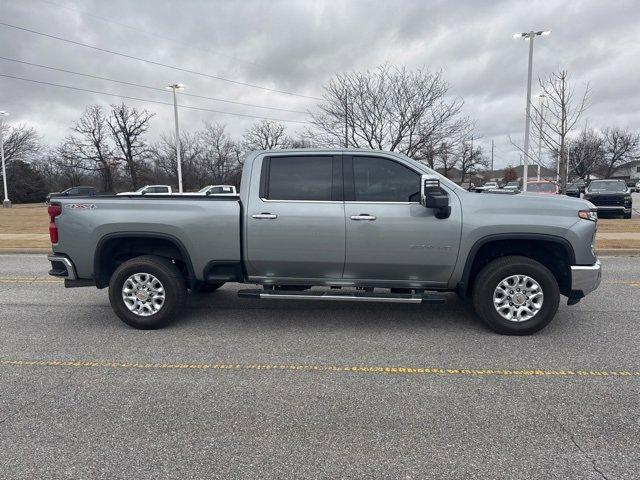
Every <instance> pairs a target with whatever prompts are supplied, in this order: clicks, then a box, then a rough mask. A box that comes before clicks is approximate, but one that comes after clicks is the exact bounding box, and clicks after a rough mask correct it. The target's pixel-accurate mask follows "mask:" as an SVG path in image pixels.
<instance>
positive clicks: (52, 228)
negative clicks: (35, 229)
mask: <svg viewBox="0 0 640 480" xmlns="http://www.w3.org/2000/svg"><path fill="white" fill-rule="evenodd" d="M47 212H48V213H49V238H50V239H51V243H54V244H55V243H58V227H57V225H56V217H57V216H58V215H60V214H61V213H62V207H61V206H60V205H49V208H48V209H47Z"/></svg>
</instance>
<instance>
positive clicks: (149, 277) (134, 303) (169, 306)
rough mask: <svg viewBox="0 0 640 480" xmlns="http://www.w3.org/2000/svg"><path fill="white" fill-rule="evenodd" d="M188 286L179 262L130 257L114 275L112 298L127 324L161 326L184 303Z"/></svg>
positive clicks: (110, 286) (118, 312) (119, 314)
mask: <svg viewBox="0 0 640 480" xmlns="http://www.w3.org/2000/svg"><path fill="white" fill-rule="evenodd" d="M186 298H187V287H186V285H185V281H184V277H183V276H182V273H180V270H179V269H178V267H176V265H174V264H173V263H171V261H170V260H168V259H166V258H163V257H155V256H151V255H145V256H140V257H136V258H132V259H131V260H127V261H126V262H124V263H123V264H122V265H120V266H119V267H118V268H117V269H116V271H115V272H114V273H113V275H112V276H111V281H110V282H109V301H110V303H111V307H112V308H113V310H114V312H115V313H116V315H118V317H120V319H121V320H122V321H123V322H125V323H126V324H127V325H130V326H131V327H134V328H139V329H145V330H146V329H154V328H161V327H164V326H165V325H167V324H168V323H170V322H171V321H172V320H173V319H174V318H175V316H176V315H177V314H178V313H179V312H180V310H181V309H182V308H183V307H184V304H185V301H186Z"/></svg>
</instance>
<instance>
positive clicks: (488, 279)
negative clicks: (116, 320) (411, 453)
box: [49, 150, 601, 335]
mask: <svg viewBox="0 0 640 480" xmlns="http://www.w3.org/2000/svg"><path fill="white" fill-rule="evenodd" d="M49 216H50V222H51V223H50V226H49V229H50V235H51V241H52V244H53V245H52V250H53V252H52V254H51V255H50V256H49V261H50V262H51V265H52V268H51V271H50V272H49V273H50V274H51V275H54V276H57V277H63V278H64V279H65V285H66V286H67V287H76V286H89V285H95V286H96V287H98V288H105V287H109V299H110V301H111V305H112V307H113V309H114V311H115V312H116V314H117V315H118V316H119V317H120V318H121V319H122V320H123V321H124V322H126V323H127V324H129V325H131V326H133V327H136V328H158V327H161V326H164V325H166V324H167V323H168V322H170V321H171V320H173V319H174V317H176V315H177V314H178V312H179V311H180V310H181V309H182V308H183V307H184V305H185V302H186V300H187V292H188V290H191V291H192V292H194V293H196V292H211V291H214V290H216V289H217V288H219V287H220V286H221V285H223V284H224V283H225V282H240V283H248V284H254V288H248V289H244V290H240V291H239V295H240V296H243V297H251V298H259V299H286V300H333V301H339V300H343V301H344V300H350V301H369V302H396V303H436V302H442V301H444V296H443V295H442V292H448V291H455V292H457V293H458V295H459V296H461V297H465V298H466V297H469V298H470V299H471V300H472V302H473V306H474V308H475V311H476V312H477V314H478V316H479V317H480V318H481V319H482V320H483V321H484V322H485V323H486V324H487V325H488V326H489V327H490V328H492V329H494V330H495V331H497V332H499V333H504V334H516V335H522V334H529V333H533V332H535V331H538V330H540V329H541V328H543V327H544V326H546V325H547V324H548V323H549V322H550V321H551V320H552V319H553V317H554V316H555V314H556V311H557V309H558V304H559V301H560V295H564V296H566V297H567V298H568V304H575V303H577V302H578V301H579V300H580V299H581V298H582V297H583V296H584V295H586V294H588V293H589V292H591V291H593V290H595V289H596V288H597V287H598V285H599V283H600V278H601V271H600V262H599V261H598V259H597V258H596V255H595V252H594V237H595V231H596V222H597V214H596V212H595V209H594V206H593V205H591V204H590V203H589V202H586V201H584V200H580V199H575V198H570V197H566V196H560V195H555V196H550V195H537V194H527V193H516V192H514V193H511V194H500V195H499V194H493V193H485V194H478V193H471V192H467V191H466V190H464V189H462V188H460V187H458V186H457V185H456V184H454V183H453V182H451V181H449V180H447V179H446V178H444V177H442V176H441V175H439V174H438V173H436V172H434V171H433V170H430V169H429V168H428V167H427V166H425V165H423V164H422V163H420V162H417V161H414V160H412V159H410V158H408V157H406V156H404V155H400V154H396V153H389V152H380V151H369V150H344V151H343V150H276V151H261V152H253V153H251V154H249V155H248V156H247V157H246V159H245V162H244V169H243V172H242V182H241V187H240V195H239V198H237V197H235V198H234V197H216V196H209V197H205V196H203V197H198V196H175V195H174V196H153V197H148V196H129V197H128V196H117V197H116V196H112V197H87V198H70V199H66V198H55V199H54V200H52V205H51V206H50V207H49Z"/></svg>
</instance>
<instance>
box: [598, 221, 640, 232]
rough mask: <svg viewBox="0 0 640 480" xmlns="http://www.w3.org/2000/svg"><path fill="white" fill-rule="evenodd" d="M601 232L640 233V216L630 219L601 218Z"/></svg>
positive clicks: (599, 227) (599, 222)
mask: <svg viewBox="0 0 640 480" xmlns="http://www.w3.org/2000/svg"><path fill="white" fill-rule="evenodd" d="M598 231H599V232H612V233H622V232H636V233H640V218H638V217H636V218H632V219H630V220H625V219H619V218H601V219H599V220H598Z"/></svg>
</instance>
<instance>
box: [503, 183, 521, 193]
mask: <svg viewBox="0 0 640 480" xmlns="http://www.w3.org/2000/svg"><path fill="white" fill-rule="evenodd" d="M502 188H503V189H504V190H513V191H518V190H520V182H517V181H516V182H507V184H506V185H505V186H504V187H502Z"/></svg>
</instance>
